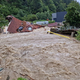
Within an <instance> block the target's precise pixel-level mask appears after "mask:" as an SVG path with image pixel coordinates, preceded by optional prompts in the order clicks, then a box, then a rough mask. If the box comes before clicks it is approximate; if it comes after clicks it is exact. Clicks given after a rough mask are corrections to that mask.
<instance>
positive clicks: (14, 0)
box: [0, 0, 73, 20]
mask: <svg viewBox="0 0 80 80" xmlns="http://www.w3.org/2000/svg"><path fill="white" fill-rule="evenodd" d="M71 1H73V0H1V1H0V5H2V6H4V9H3V10H2V11H0V12H1V13H3V14H4V16H5V17H6V16H7V15H14V16H15V17H17V18H19V19H21V20H26V17H27V15H29V14H36V15H37V14H39V13H40V14H43V15H45V14H46V13H48V14H49V17H48V18H49V19H51V13H54V12H60V11H65V9H66V7H67V5H68V4H69V3H70V2H71ZM43 19H45V18H43Z"/></svg>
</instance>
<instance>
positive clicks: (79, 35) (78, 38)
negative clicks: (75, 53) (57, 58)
mask: <svg viewBox="0 0 80 80" xmlns="http://www.w3.org/2000/svg"><path fill="white" fill-rule="evenodd" d="M76 39H77V40H79V41H80V30H79V31H77V34H76Z"/></svg>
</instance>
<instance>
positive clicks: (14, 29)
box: [8, 17, 22, 33]
mask: <svg viewBox="0 0 80 80" xmlns="http://www.w3.org/2000/svg"><path fill="white" fill-rule="evenodd" d="M21 25H22V21H21V20H19V19H17V18H15V17H13V18H12V20H11V22H10V25H9V27H8V31H9V32H10V33H16V32H17V29H18V28H19V27H20V26H21Z"/></svg>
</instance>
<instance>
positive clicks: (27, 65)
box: [0, 27, 80, 80]
mask: <svg viewBox="0 0 80 80" xmlns="http://www.w3.org/2000/svg"><path fill="white" fill-rule="evenodd" d="M48 29H49V28H47V27H46V31H45V29H44V28H40V29H36V30H34V31H33V32H30V33H15V34H1V35H0V68H3V70H2V71H0V80H6V79H7V78H8V77H9V78H10V80H13V79H15V80H17V78H18V77H23V78H27V79H29V80H33V79H34V80H80V42H78V41H76V40H75V39H73V38H70V39H67V38H64V37H61V36H58V35H54V34H47V30H48Z"/></svg>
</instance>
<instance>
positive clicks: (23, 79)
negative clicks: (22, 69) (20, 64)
mask: <svg viewBox="0 0 80 80" xmlns="http://www.w3.org/2000/svg"><path fill="white" fill-rule="evenodd" d="M17 80H27V79H25V78H21V77H20V78H18V79H17Z"/></svg>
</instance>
